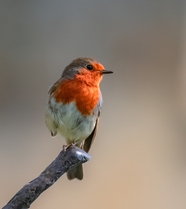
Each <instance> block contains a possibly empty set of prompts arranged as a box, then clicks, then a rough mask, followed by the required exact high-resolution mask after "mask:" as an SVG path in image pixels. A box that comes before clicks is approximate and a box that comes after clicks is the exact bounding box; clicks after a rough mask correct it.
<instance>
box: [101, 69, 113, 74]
mask: <svg viewBox="0 0 186 209" xmlns="http://www.w3.org/2000/svg"><path fill="white" fill-rule="evenodd" d="M111 73H113V72H112V71H110V70H102V71H101V74H111Z"/></svg>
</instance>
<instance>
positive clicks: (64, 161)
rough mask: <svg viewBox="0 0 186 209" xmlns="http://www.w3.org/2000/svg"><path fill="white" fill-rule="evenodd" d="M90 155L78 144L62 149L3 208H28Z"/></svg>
mask: <svg viewBox="0 0 186 209" xmlns="http://www.w3.org/2000/svg"><path fill="white" fill-rule="evenodd" d="M89 159H90V156H89V155H88V154H87V153H86V152H85V151H83V150H81V149H80V148H78V147H76V146H70V147H68V148H67V149H66V150H62V151H61V152H60V153H59V155H58V156H57V158H56V159H55V160H54V161H53V162H52V163H51V164H50V165H49V166H48V167H47V168H46V169H45V170H44V171H43V172H42V173H41V174H40V175H39V176H38V177H37V178H35V179H34V180H32V181H31V182H29V183H28V184H26V185H25V186H23V188H22V189H20V190H19V191H18V192H17V193H16V194H15V196H14V197H13V198H12V199H11V200H10V201H9V202H8V203H7V204H6V205H5V206H4V207H3V208H2V209H27V208H29V207H30V205H31V204H32V202H34V201H35V200H36V199H37V197H39V195H40V194H41V193H42V192H44V191H45V190H46V189H48V188H49V187H50V186H52V185H53V184H54V183H55V182H56V181H57V180H58V179H59V178H60V177H61V176H62V175H63V174H64V173H66V172H67V171H68V170H70V169H71V168H73V167H75V166H77V165H79V164H81V163H85V162H87V161H88V160H89Z"/></svg>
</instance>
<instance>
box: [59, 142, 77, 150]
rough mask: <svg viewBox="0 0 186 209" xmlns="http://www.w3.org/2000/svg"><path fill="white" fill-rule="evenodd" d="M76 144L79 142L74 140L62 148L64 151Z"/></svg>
mask: <svg viewBox="0 0 186 209" xmlns="http://www.w3.org/2000/svg"><path fill="white" fill-rule="evenodd" d="M76 144H77V142H73V143H71V144H64V145H63V146H62V149H63V150H64V151H66V150H67V149H68V148H69V147H71V146H76Z"/></svg>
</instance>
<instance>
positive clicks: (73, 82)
mask: <svg viewBox="0 0 186 209" xmlns="http://www.w3.org/2000/svg"><path fill="white" fill-rule="evenodd" d="M111 73H113V71H110V70H105V68H104V66H103V65H102V64H101V63H99V62H97V61H96V60H94V59H92V58H88V57H80V58H77V59H75V60H73V61H72V62H71V63H70V64H69V65H68V66H66V67H65V69H64V71H63V73H62V75H61V77H60V78H59V80H57V81H56V82H55V83H54V85H53V86H51V88H50V89H49V91H48V94H49V96H48V101H47V105H46V111H45V124H46V126H47V128H48V129H49V131H50V133H51V136H52V137H54V136H56V135H57V133H59V134H60V135H61V136H62V137H63V138H65V141H66V144H67V146H68V145H71V144H75V145H76V146H77V147H79V148H81V149H83V150H84V151H85V152H88V151H89V150H90V148H91V146H92V143H93V141H94V138H95V135H96V132H97V128H98V121H99V118H100V112H101V107H102V103H103V100H102V94H101V91H100V82H101V80H102V77H103V75H105V74H111ZM67 177H68V179H69V180H72V179H75V178H76V179H79V180H82V179H83V167H82V164H81V165H78V166H77V167H75V168H72V169H71V170H69V171H68V172H67Z"/></svg>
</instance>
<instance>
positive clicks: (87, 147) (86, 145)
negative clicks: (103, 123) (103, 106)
mask: <svg viewBox="0 0 186 209" xmlns="http://www.w3.org/2000/svg"><path fill="white" fill-rule="evenodd" d="M99 116H100V112H99V114H98V118H97V120H96V124H95V127H94V130H93V131H92V133H91V134H90V135H89V136H88V137H87V138H86V139H85V142H84V144H83V150H85V152H88V151H89V150H90V148H91V146H92V143H93V141H94V138H95V136H96V133H97V130H98V122H99Z"/></svg>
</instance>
